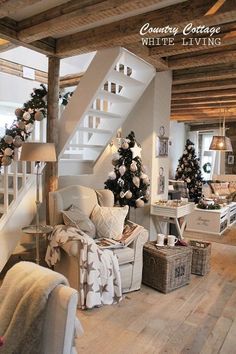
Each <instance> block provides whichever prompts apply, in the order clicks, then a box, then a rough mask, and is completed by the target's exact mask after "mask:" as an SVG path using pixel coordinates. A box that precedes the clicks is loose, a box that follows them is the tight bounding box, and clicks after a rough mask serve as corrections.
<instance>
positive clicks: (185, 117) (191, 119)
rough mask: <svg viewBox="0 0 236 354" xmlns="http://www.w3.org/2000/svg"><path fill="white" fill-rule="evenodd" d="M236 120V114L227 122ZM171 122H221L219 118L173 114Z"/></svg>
mask: <svg viewBox="0 0 236 354" xmlns="http://www.w3.org/2000/svg"><path fill="white" fill-rule="evenodd" d="M235 119H236V114H234V115H232V116H230V117H227V121H233V120H235ZM170 120H177V121H178V122H196V121H199V122H201V121H203V120H204V121H207V120H211V121H216V122H217V121H218V122H219V116H207V115H199V116H193V115H191V114H181V115H178V114H171V116H170Z"/></svg>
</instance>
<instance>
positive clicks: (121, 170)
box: [119, 165, 126, 176]
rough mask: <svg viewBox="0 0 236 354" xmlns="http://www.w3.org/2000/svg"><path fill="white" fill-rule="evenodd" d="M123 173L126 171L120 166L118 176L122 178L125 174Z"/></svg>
mask: <svg viewBox="0 0 236 354" xmlns="http://www.w3.org/2000/svg"><path fill="white" fill-rule="evenodd" d="M125 171H126V167H125V165H121V166H120V167H119V172H120V175H121V176H123V175H124V174H125Z"/></svg>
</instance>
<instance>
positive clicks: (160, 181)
mask: <svg viewBox="0 0 236 354" xmlns="http://www.w3.org/2000/svg"><path fill="white" fill-rule="evenodd" d="M164 193H165V176H164V168H163V167H160V168H159V176H158V177H157V194H164Z"/></svg>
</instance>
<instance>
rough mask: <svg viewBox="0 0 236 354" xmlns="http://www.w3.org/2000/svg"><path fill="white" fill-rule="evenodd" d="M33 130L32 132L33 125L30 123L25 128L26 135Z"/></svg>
mask: <svg viewBox="0 0 236 354" xmlns="http://www.w3.org/2000/svg"><path fill="white" fill-rule="evenodd" d="M33 130H34V125H33V124H32V123H29V124H27V125H26V126H25V131H26V133H31V132H32V131H33Z"/></svg>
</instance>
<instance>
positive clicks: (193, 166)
mask: <svg viewBox="0 0 236 354" xmlns="http://www.w3.org/2000/svg"><path fill="white" fill-rule="evenodd" d="M175 179H176V180H182V181H185V182H186V183H187V187H188V190H189V197H190V199H192V200H194V201H195V202H196V203H197V202H198V201H199V199H200V198H201V195H202V174H201V169H200V163H199V159H198V158H197V156H196V154H195V149H194V144H193V143H192V142H191V141H190V140H189V139H187V141H186V145H185V150H184V153H183V155H182V157H181V158H180V159H179V164H178V167H177V169H176V175H175Z"/></svg>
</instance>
